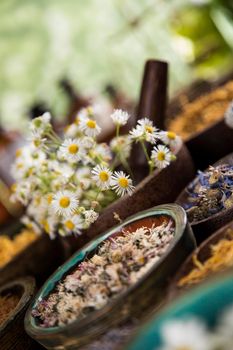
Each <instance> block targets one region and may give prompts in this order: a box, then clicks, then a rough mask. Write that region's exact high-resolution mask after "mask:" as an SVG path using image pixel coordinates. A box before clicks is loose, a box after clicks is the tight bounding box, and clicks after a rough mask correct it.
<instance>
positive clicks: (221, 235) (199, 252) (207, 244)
mask: <svg viewBox="0 0 233 350" xmlns="http://www.w3.org/2000/svg"><path fill="white" fill-rule="evenodd" d="M228 229H233V221H231V222H230V223H228V224H227V225H225V226H224V227H222V228H221V229H219V230H217V231H216V232H215V233H214V234H213V235H212V236H211V237H209V238H208V239H207V240H205V241H204V242H203V243H202V244H201V245H200V246H199V247H198V248H196V249H195V251H194V252H193V253H191V254H190V255H189V256H188V258H187V259H186V261H185V262H184V263H183V265H181V267H180V269H179V270H178V272H177V273H176V274H175V276H174V278H173V279H172V281H171V284H170V287H169V293H168V294H169V299H173V298H174V297H176V296H178V295H180V294H182V293H184V292H186V291H188V290H190V289H192V288H196V287H197V286H198V285H199V284H202V283H205V282H206V281H207V279H211V278H213V277H216V275H219V274H222V272H223V270H221V271H218V272H211V273H210V274H209V275H207V276H206V278H205V279H203V280H202V281H200V282H199V283H195V284H190V285H186V286H182V287H181V286H178V282H179V281H180V280H181V279H182V278H183V277H185V276H187V275H188V274H189V273H190V272H191V271H192V270H193V269H194V268H196V265H195V264H194V262H193V256H194V255H196V257H197V259H198V261H200V262H201V263H204V262H205V261H206V260H207V259H209V258H210V257H211V253H212V250H211V247H212V246H213V245H216V244H217V243H218V242H219V241H221V240H222V239H225V238H228V237H229V233H228V232H227V231H228ZM227 270H233V269H232V267H229V268H226V269H224V272H225V271H227Z"/></svg>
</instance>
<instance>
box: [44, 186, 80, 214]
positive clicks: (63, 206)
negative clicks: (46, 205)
mask: <svg viewBox="0 0 233 350" xmlns="http://www.w3.org/2000/svg"><path fill="white" fill-rule="evenodd" d="M78 204H79V201H78V198H77V195H76V193H75V192H71V191H68V190H64V191H59V192H58V193H57V194H55V195H54V196H53V200H52V204H51V205H52V208H53V210H54V211H55V213H56V214H57V215H61V216H62V215H63V216H72V214H74V213H75V211H76V210H77V208H78Z"/></svg>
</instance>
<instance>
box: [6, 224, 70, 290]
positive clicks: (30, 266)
mask: <svg viewBox="0 0 233 350" xmlns="http://www.w3.org/2000/svg"><path fill="white" fill-rule="evenodd" d="M21 228H22V226H21V225H20V224H19V223H18V222H17V223H16V224H14V225H13V226H11V227H9V228H8V230H6V231H5V233H6V234H7V235H9V236H10V237H13V236H14V235H16V234H17V233H19V232H20V230H21ZM66 258H67V252H66V249H65V248H64V245H63V242H62V240H60V239H59V238H57V239H55V240H51V239H50V238H49V237H48V235H46V234H44V233H43V234H42V235H41V236H39V237H38V238H37V239H36V240H35V241H33V242H32V243H30V244H29V245H28V246H27V247H26V248H25V249H24V250H22V251H21V252H20V253H19V254H17V255H16V256H15V257H13V258H12V260H10V261H9V262H8V263H7V264H6V265H5V266H3V267H2V268H0V285H2V284H3V283H5V282H6V281H10V280H13V279H14V278H18V277H22V276H27V275H32V276H34V277H35V278H36V282H37V285H39V286H40V285H41V284H42V283H43V282H44V281H45V279H46V278H47V277H48V276H49V275H50V274H51V273H52V272H53V271H54V270H55V269H56V268H57V267H58V266H59V265H60V264H62V263H63V262H64V261H65V259H66Z"/></svg>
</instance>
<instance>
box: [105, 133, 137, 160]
mask: <svg viewBox="0 0 233 350" xmlns="http://www.w3.org/2000/svg"><path fill="white" fill-rule="evenodd" d="M110 147H111V149H112V151H113V152H114V153H115V154H121V155H122V156H123V157H124V158H125V159H127V158H129V156H130V152H131V148H132V145H131V140H130V138H129V136H128V135H122V136H118V137H114V138H113V139H112V140H111V142H110Z"/></svg>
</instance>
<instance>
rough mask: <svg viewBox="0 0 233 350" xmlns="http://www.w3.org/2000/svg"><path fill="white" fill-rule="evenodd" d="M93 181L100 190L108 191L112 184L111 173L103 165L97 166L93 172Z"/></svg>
mask: <svg viewBox="0 0 233 350" xmlns="http://www.w3.org/2000/svg"><path fill="white" fill-rule="evenodd" d="M92 174H93V180H94V181H95V182H96V184H97V186H98V187H99V188H100V189H101V190H103V191H104V190H108V189H109V188H110V186H111V183H112V172H111V171H110V170H109V169H108V168H107V167H105V166H103V165H97V166H96V167H95V168H94V169H93V170H92Z"/></svg>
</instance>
